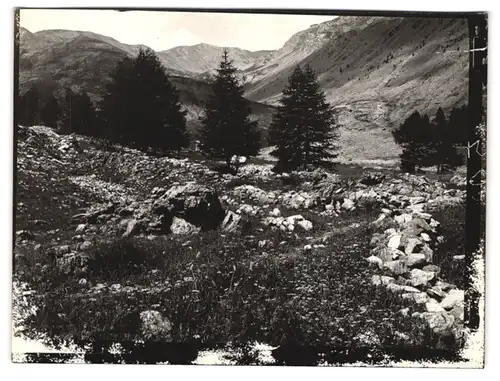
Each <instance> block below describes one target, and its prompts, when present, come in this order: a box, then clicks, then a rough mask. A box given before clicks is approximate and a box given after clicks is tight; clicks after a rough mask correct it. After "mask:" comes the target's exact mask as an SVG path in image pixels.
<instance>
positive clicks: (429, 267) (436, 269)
mask: <svg viewBox="0 0 500 381" xmlns="http://www.w3.org/2000/svg"><path fill="white" fill-rule="evenodd" d="M422 270H423V271H429V272H433V273H436V275H437V274H439V273H440V272H441V268H440V267H439V266H436V265H426V266H424V267H422Z"/></svg>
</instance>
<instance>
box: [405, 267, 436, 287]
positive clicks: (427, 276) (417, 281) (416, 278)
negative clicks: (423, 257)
mask: <svg viewBox="0 0 500 381" xmlns="http://www.w3.org/2000/svg"><path fill="white" fill-rule="evenodd" d="M434 277H435V274H434V273H433V272H428V271H423V270H419V269H413V270H411V271H410V283H411V285H412V286H414V287H418V286H424V287H425V286H427V285H428V284H429V282H430V281H431V280H433V279H434Z"/></svg>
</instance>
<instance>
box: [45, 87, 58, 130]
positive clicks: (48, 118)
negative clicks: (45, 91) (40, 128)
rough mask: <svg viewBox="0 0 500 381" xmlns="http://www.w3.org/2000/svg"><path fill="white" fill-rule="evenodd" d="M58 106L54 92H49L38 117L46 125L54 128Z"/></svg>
mask: <svg viewBox="0 0 500 381" xmlns="http://www.w3.org/2000/svg"><path fill="white" fill-rule="evenodd" d="M60 112H61V111H60V107H59V103H58V102H57V99H56V97H55V96H54V94H52V93H51V94H49V96H48V98H47V99H46V100H45V102H44V104H43V105H42V107H41V109H40V119H41V121H42V123H43V124H44V125H46V126H49V127H53V128H56V127H57V122H58V121H59V116H60Z"/></svg>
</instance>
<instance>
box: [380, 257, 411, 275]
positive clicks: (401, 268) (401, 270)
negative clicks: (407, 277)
mask: <svg viewBox="0 0 500 381" xmlns="http://www.w3.org/2000/svg"><path fill="white" fill-rule="evenodd" d="M384 268H386V269H388V270H389V271H390V272H391V273H393V274H394V275H402V274H405V273H407V272H408V268H407V267H406V264H405V262H404V261H402V260H399V259H398V260H395V261H389V262H386V263H385V264H384Z"/></svg>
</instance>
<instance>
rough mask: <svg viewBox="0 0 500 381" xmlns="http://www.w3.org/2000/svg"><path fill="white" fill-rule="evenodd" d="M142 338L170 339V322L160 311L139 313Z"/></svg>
mask: <svg viewBox="0 0 500 381" xmlns="http://www.w3.org/2000/svg"><path fill="white" fill-rule="evenodd" d="M139 316H140V319H141V334H142V338H144V339H146V340H151V341H168V340H170V339H171V334H170V332H171V331H172V324H171V323H170V321H169V320H168V319H166V318H164V317H163V316H162V315H161V313H160V312H158V311H154V310H148V311H143V312H141V313H140V315H139Z"/></svg>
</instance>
